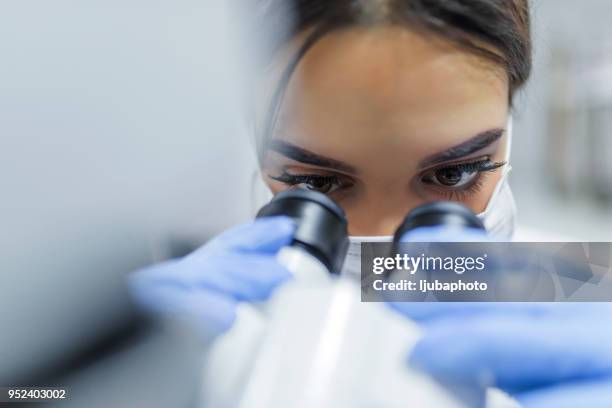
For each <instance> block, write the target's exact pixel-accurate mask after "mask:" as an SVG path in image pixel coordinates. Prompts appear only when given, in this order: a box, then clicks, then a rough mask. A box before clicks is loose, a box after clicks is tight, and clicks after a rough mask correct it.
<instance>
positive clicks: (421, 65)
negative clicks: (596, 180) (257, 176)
mask: <svg viewBox="0 0 612 408" xmlns="http://www.w3.org/2000/svg"><path fill="white" fill-rule="evenodd" d="M299 43H300V38H297V39H295V41H294V42H292V44H290V45H289V48H290V49H289V50H288V51H289V53H291V52H296V51H297V47H298V44H299ZM282 64H283V61H280V60H279V61H277V65H279V66H280V65H282ZM283 66H285V65H283ZM508 109H509V106H508V78H507V75H506V74H505V72H504V71H503V70H502V69H501V68H500V67H499V66H496V65H494V64H493V63H491V62H489V61H487V60H485V59H484V58H482V57H478V56H476V55H474V54H473V53H470V52H469V51H466V50H463V49H460V48H458V47H456V46H454V45H451V44H449V43H447V42H444V41H443V40H440V39H438V38H437V37H435V36H433V35H424V34H419V33H415V32H412V31H410V30H408V29H406V28H402V27H376V28H351V29H346V30H342V31H338V32H334V33H330V34H328V35H327V36H325V37H324V38H322V39H321V40H320V41H319V42H318V43H317V44H315V45H314V46H313V48H312V49H310V50H309V52H308V53H307V54H306V55H305V56H304V58H303V59H302V60H301V62H300V63H299V65H298V67H297V69H296V71H295V73H294V74H293V76H292V79H291V81H290V82H289V84H288V87H287V90H286V94H285V97H284V99H283V102H282V105H281V110H280V115H279V120H278V122H277V123H276V125H275V128H274V131H273V134H272V140H274V141H283V142H287V143H290V144H291V145H294V146H297V147H299V148H301V149H305V150H308V151H309V152H312V153H314V154H316V155H321V156H325V157H327V158H331V159H334V160H338V161H341V162H343V163H345V164H348V165H350V166H351V167H352V168H353V170H354V172H352V171H351V172H348V171H344V170H342V171H341V170H338V169H330V168H328V167H326V166H319V165H311V164H305V163H301V162H299V161H296V160H293V159H291V158H289V157H287V156H285V155H283V154H281V153H279V152H278V151H275V150H270V151H268V153H267V155H266V157H265V159H264V161H263V164H262V176H263V177H264V181H265V182H266V184H267V185H268V186H269V188H270V189H271V190H272V192H273V193H275V194H276V193H278V192H280V191H283V190H286V189H288V188H304V187H306V188H312V187H313V186H308V185H304V184H301V185H295V186H290V185H287V184H285V183H283V182H280V181H277V180H274V179H273V177H278V176H279V175H281V174H283V172H285V173H290V174H315V175H323V176H336V177H337V178H338V179H339V180H341V184H342V187H341V188H337V187H334V190H333V191H329V192H328V195H329V196H330V197H331V198H333V199H334V200H336V202H337V203H338V204H339V205H340V206H341V207H343V209H344V210H345V212H346V214H347V218H348V221H349V234H351V235H366V236H367V235H391V234H393V232H394V231H395V229H396V227H397V226H398V225H399V224H400V223H401V221H402V220H403V218H404V217H405V215H406V214H407V213H408V212H409V211H410V210H411V209H413V208H414V207H416V206H418V205H421V204H424V203H426V202H430V201H433V200H449V199H451V200H454V201H459V202H461V203H463V204H464V205H466V206H468V207H470V208H471V209H472V210H474V211H475V212H480V211H482V210H484V208H485V207H486V205H487V203H488V201H489V198H490V196H491V194H492V192H493V190H494V188H495V185H496V183H497V181H498V180H499V178H500V175H501V172H500V171H499V169H498V170H497V171H489V172H482V173H477V172H473V176H474V177H472V179H473V181H472V185H471V187H470V188H469V189H467V188H464V189H461V190H458V189H453V188H449V186H441V185H439V184H435V182H434V183H433V184H432V181H431V180H432V176H431V175H432V171H431V170H432V169H433V170H434V173H433V174H436V173H435V169H439V168H440V167H444V166H447V165H449V164H456V163H465V162H474V161H479V160H484V159H490V160H491V162H503V160H504V157H505V148H506V143H505V141H506V136H505V134H503V136H501V137H500V138H499V139H497V140H496V141H494V142H493V143H492V144H490V145H488V146H486V147H484V148H482V149H480V150H479V151H477V152H474V153H472V154H471V155H469V156H467V157H465V158H461V159H455V160H453V161H451V162H444V163H438V164H436V165H435V166H433V167H432V166H429V167H427V168H424V167H423V161H424V160H426V159H428V158H431V157H432V156H433V155H436V154H437V153H439V152H442V151H445V150H446V149H449V148H451V147H454V146H457V145H460V144H461V143H463V142H466V141H467V140H470V139H472V138H473V137H474V136H476V135H478V134H482V133H483V132H487V131H489V132H490V131H494V130H495V129H498V132H499V133H501V132H502V131H503V129H505V127H506V122H507V116H508ZM424 176H428V177H426V178H427V179H428V180H429V182H426V181H425V180H424ZM435 180H439V179H437V178H435V177H434V181H435ZM474 184H475V186H474ZM326 188H327V187H326ZM468 190H469V191H468Z"/></svg>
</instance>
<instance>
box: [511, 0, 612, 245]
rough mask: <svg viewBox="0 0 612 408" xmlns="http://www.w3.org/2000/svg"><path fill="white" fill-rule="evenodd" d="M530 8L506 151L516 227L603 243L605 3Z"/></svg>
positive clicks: (609, 29)
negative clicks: (528, 51) (521, 87)
mask: <svg viewBox="0 0 612 408" xmlns="http://www.w3.org/2000/svg"><path fill="white" fill-rule="evenodd" d="M532 9H533V12H532V13H533V14H532V15H533V23H534V24H533V37H534V48H535V54H534V71H533V75H532V77H531V80H530V81H529V85H528V86H527V88H526V89H525V91H524V92H523V93H522V95H521V96H520V97H519V98H518V100H517V104H516V111H515V125H516V126H515V137H514V140H513V149H512V155H513V156H512V166H513V170H512V178H511V185H512V189H513V191H514V193H515V197H516V200H517V206H518V214H519V225H520V227H522V228H528V229H537V230H540V231H545V232H546V234H545V235H544V236H543V237H548V236H550V237H551V238H558V239H560V240H561V239H567V240H575V241H611V240H612V137H611V135H612V134H611V131H610V127H611V126H612V26H610V24H609V23H608V22H607V17H606V16H608V15H609V14H610V13H611V12H612V3H611V2H609V1H606V0H585V1H580V2H576V1H572V0H535V1H532Z"/></svg>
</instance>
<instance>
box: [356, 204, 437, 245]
mask: <svg viewBox="0 0 612 408" xmlns="http://www.w3.org/2000/svg"><path fill="white" fill-rule="evenodd" d="M424 203H425V201H421V200H419V201H416V200H415V201H413V200H400V201H395V202H393V201H390V200H388V201H387V200H385V199H384V198H382V197H380V196H379V197H378V199H377V200H373V201H372V202H369V203H368V202H362V203H361V204H360V205H359V206H355V207H353V208H350V209H345V212H346V216H347V219H348V232H349V235H354V236H355V235H356V236H376V235H393V234H394V233H395V230H396V229H397V228H398V227H399V226H400V224H401V223H402V221H403V220H404V218H405V217H406V214H408V213H409V212H410V210H412V209H413V208H415V207H417V206H419V205H421V204H424Z"/></svg>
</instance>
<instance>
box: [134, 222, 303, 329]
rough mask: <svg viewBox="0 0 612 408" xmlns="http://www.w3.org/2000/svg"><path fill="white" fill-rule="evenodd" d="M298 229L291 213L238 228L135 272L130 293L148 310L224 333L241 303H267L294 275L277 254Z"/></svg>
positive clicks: (230, 324)
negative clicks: (180, 318) (172, 257)
mask: <svg viewBox="0 0 612 408" xmlns="http://www.w3.org/2000/svg"><path fill="white" fill-rule="evenodd" d="M294 230H295V225H294V223H293V221H292V220H291V219H290V218H288V217H268V218H261V219H258V220H256V221H254V222H252V223H250V224H246V225H242V226H238V227H235V228H232V229H230V230H228V231H226V232H224V233H223V234H221V235H219V236H217V237H216V238H214V239H213V240H212V241H210V242H209V243H207V244H206V245H204V246H203V247H201V248H200V249H198V250H196V251H195V252H193V253H191V254H189V255H187V256H185V257H184V258H181V259H178V260H170V261H166V262H163V263H160V264H157V265H153V266H150V267H148V268H145V269H142V270H139V271H137V272H134V273H132V274H131V275H130V276H129V282H128V283H129V288H130V291H131V293H132V295H133V297H134V299H135V300H136V302H137V303H138V304H139V305H141V306H142V307H144V308H145V309H146V310H148V311H151V312H156V313H162V314H171V315H176V316H180V317H186V318H190V319H194V320H196V322H197V323H198V324H200V325H201V326H200V327H201V328H202V329H203V330H204V331H205V332H206V333H207V334H218V333H221V332H224V331H225V330H227V329H229V328H230V327H231V326H232V323H233V322H234V320H235V317H236V306H237V304H238V302H257V301H263V300H265V299H267V298H268V297H269V296H270V294H271V292H272V291H273V290H274V288H276V287H277V286H278V285H279V284H280V283H282V282H283V281H285V280H287V279H289V278H290V277H291V274H290V272H289V271H288V270H287V269H286V268H285V267H283V266H282V265H280V264H279V263H278V262H277V261H276V258H275V256H276V253H277V252H278V250H279V249H280V248H281V247H283V246H285V245H287V244H289V243H290V241H291V239H292V236H293V232H294Z"/></svg>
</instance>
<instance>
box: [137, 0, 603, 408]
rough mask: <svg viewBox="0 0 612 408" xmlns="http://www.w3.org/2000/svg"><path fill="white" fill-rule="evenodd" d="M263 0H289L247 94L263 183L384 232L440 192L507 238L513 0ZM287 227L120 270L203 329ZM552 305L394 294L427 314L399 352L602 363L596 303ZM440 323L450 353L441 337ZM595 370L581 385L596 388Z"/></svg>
mask: <svg viewBox="0 0 612 408" xmlns="http://www.w3.org/2000/svg"><path fill="white" fill-rule="evenodd" d="M278 1H280V0H278ZM278 1H273V2H272V4H269V5H268V8H262V10H263V11H264V15H266V14H265V11H271V12H273V11H276V10H277V8H278V6H279V4H287V3H289V4H290V5H291V7H290V11H292V12H293V16H294V17H295V20H294V24H292V25H291V27H290V28H291V29H290V30H289V31H288V35H287V36H286V37H285V38H283V39H282V41H281V42H280V43H279V44H278V47H276V48H275V49H274V52H273V53H272V55H271V56H270V59H269V70H268V74H267V76H266V77H265V78H264V79H263V80H262V82H261V83H262V90H261V93H260V94H259V98H258V100H264V101H267V103H264V104H261V105H258V106H257V109H256V110H257V112H256V115H255V116H256V119H255V121H256V124H257V125H256V136H257V140H258V146H259V158H260V164H261V174H262V177H263V180H264V181H265V183H266V184H267V186H268V187H269V189H270V190H271V191H272V192H273V193H278V192H279V191H282V190H286V189H289V188H307V189H312V190H316V191H320V192H322V193H325V194H327V195H329V196H330V197H331V198H333V199H334V200H335V201H336V202H338V204H340V206H342V207H343V208H344V210H345V212H346V214H347V217H348V221H349V233H350V234H351V235H353V236H356V235H362V236H377V235H379V236H380V235H384V236H386V235H390V234H392V233H393V231H394V230H395V228H396V227H397V226H398V224H399V223H400V222H401V220H402V219H403V217H404V216H405V215H406V213H407V212H408V211H409V210H410V209H412V208H414V207H415V206H417V205H419V204H422V203H425V202H427V201H432V200H440V199H442V200H453V201H458V202H461V203H462V204H464V205H466V206H468V207H470V208H471V209H472V210H473V211H474V212H476V213H479V214H480V216H481V217H482V218H483V219H484V222H485V226H486V227H487V229H488V231H489V232H490V233H491V234H493V235H495V236H497V237H500V238H503V239H509V238H510V237H511V235H512V230H513V222H514V219H513V210H514V205H513V202H512V196H511V194H510V191H509V189H508V187H507V184H506V179H505V176H506V174H507V172H508V164H507V161H508V160H507V158H508V153H509V149H510V146H509V145H510V132H509V129H508V123H509V116H510V111H511V108H512V100H513V97H514V95H515V93H516V92H517V90H519V89H520V87H521V86H523V85H524V84H525V81H526V80H527V78H528V76H529V72H530V68H531V39H530V29H529V10H528V4H527V0H470V1H467V0H369V1H368V0H353V1H348V0H336V1H330V0H294V1H290V2H287V1H281V3H278ZM292 231H293V225H292V223H291V221H290V220H289V219H286V218H272V219H263V220H259V221H256V222H254V223H251V224H248V225H244V226H240V227H237V228H234V229H232V230H230V231H228V232H226V233H224V234H222V235H220V236H219V237H217V238H215V239H214V240H212V241H211V242H210V243H209V244H207V245H205V246H204V247H202V248H201V249H199V250H198V251H196V252H194V253H193V254H191V255H189V256H187V257H185V258H183V259H180V260H177V261H170V262H166V263H163V264H161V265H157V266H154V267H152V268H149V269H147V270H144V271H140V272H139V273H137V274H135V275H134V276H133V277H132V283H133V288H134V293H135V296H136V297H137V299H138V300H139V301H140V303H142V304H143V305H145V306H146V307H148V308H149V309H152V310H157V311H162V312H172V313H182V314H186V315H189V316H192V317H195V318H196V319H197V320H198V322H199V323H200V325H201V327H203V328H204V329H206V330H207V331H213V332H222V331H224V330H227V329H228V328H230V327H231V325H232V323H233V321H234V318H235V308H236V305H237V304H238V302H243V301H260V300H263V299H266V298H267V297H268V296H269V294H270V293H271V292H272V291H273V290H274V288H276V287H277V286H278V285H279V284H280V283H281V282H283V281H284V280H285V279H288V278H289V277H290V275H289V273H288V272H287V271H286V270H285V269H284V268H283V267H281V266H280V265H279V264H278V263H277V262H276V260H275V254H276V252H277V251H278V249H279V248H280V247H282V246H283V245H285V244H286V243H288V242H289V240H290V238H291V234H292ZM554 306H560V305H541V306H533V305H530V304H525V306H521V305H518V306H517V305H514V306H511V307H510V306H507V305H506V306H504V305H482V304H481V305H472V304H461V305H454V306H453V307H446V306H444V305H432V308H431V309H428V308H411V307H410V304H405V305H402V306H401V307H400V309H401V311H402V312H403V313H405V314H407V315H409V316H410V317H412V318H414V319H417V320H421V321H423V322H424V323H425V324H426V325H428V326H429V327H430V328H431V331H430V333H432V334H431V335H429V336H427V335H426V336H425V337H424V339H423V341H422V342H421V343H420V345H418V346H417V348H416V350H417V351H416V352H415V354H414V355H413V356H415V357H416V359H417V362H418V363H419V365H420V366H421V367H422V368H424V369H426V370H429V371H431V372H434V373H435V374H437V375H442V376H444V375H447V376H459V377H461V378H463V379H465V378H474V379H477V378H479V376H482V375H483V373H484V374H487V375H489V377H491V378H493V379H495V380H496V384H497V385H499V386H501V387H504V388H506V389H509V390H514V389H513V388H512V387H516V388H517V389H529V388H532V387H539V386H542V385H549V384H553V383H562V384H567V383H568V382H571V381H572V380H574V379H576V378H581V379H585V378H591V377H595V378H597V381H599V380H600V379H601V378H607V377H606V376H607V375H612V354H611V353H610V352H609V350H608V349H607V348H606V347H604V346H602V344H605V342H602V343H597V342H595V341H594V338H597V337H599V338H606V339H610V340H612V333H610V330H608V331H606V332H605V333H602V332H601V330H602V329H601V327H602V326H600V325H598V324H597V323H598V322H597V321H598V319H597V316H599V317H601V316H603V315H602V313H601V312H602V310H601V308H599V309H597V308H595V309H593V310H591V309H586V306H585V308H576V307H574V308H565V307H564V308H560V307H554ZM606 310H607V309H606ZM606 313H607V312H606ZM585 314H586V315H587V316H595V318H594V319H591V320H593V321H591V320H589V319H584V318H581V317H584V316H585ZM457 316H460V318H459V319H448V317H457ZM534 316H536V317H537V318H540V319H541V318H543V317H544V318H546V319H547V320H546V321H545V323H546V324H542V321H540V320H537V319H536V320H533V319H534ZM449 322H450V325H449ZM572 322H573V323H574V325H573V326H572ZM502 323H503V324H502ZM453 324H454V325H453ZM594 327H597V328H598V329H599V330H600V333H599V334H598V335H597V336H595V337H594V336H593V335H592V334H591V332H592V329H593V328H594ZM564 330H565V332H564ZM568 330H569V331H568ZM547 333H554V334H555V337H554V338H553V339H550V338H549V336H548V335H547ZM573 333H579V334H580V335H579V336H578V337H576V336H574V335H573ZM513 336H514V340H512V339H513ZM517 336H518V337H517ZM521 336H523V337H521ZM449 338H454V339H456V340H457V341H460V342H461V344H462V348H461V350H463V351H465V352H464V353H463V354H460V355H459V354H457V353H454V352H455V348H452V347H444V342H446V341H448V339H449ZM570 340H572V341H574V342H575V341H577V344H575V343H574V344H572V342H571V341H570ZM574 346H577V347H578V348H579V351H576V349H575V347H574ZM479 350H486V353H481V352H479ZM570 352H571V353H573V354H571V358H570V361H569V363H568V364H566V365H563V356H565V355H568V353H570ZM453 353H454V354H453ZM602 356H604V357H605V358H603V359H602V358H601V357H602ZM483 358H484V359H483ZM523 361H529V362H530V364H523ZM559 362H561V365H562V367H563V368H562V369H559V370H557V369H555V366H554V365H555V363H559ZM519 363H520V364H519ZM585 367H586V369H585ZM606 381H608V380H605V381H603V382H602V384H603V385H602V386H601V387H600V386H599V383H596V384H595V385H593V384H589V387H591V388H592V389H597V390H606V389H607V388H606V387H609V381H608V382H606ZM593 387H594V388H593ZM568 389H569V390H570V391H572V390H573V389H572V388H571V387H570V388H567V387H566V388H565V390H566V391H565V392H566V394H567V390H568ZM538 392H539V391H538ZM546 392H548V391H545V392H544V393H543V394H537V392H536V394H535V397H536V400H537V398H538V397H541V398H544V399H543V400H544V401H545V402H546V401H547V398H549V399H548V401H551V399H550V398H552V401H556V402H557V403H555V404H554V405H551V406H560V405H558V403H559V402H567V401H571V399H568V397H567V395H566V394H564V393H563V392H564V391H563V390H562V392H561V393H560V394H559V393H557V394H554V393H553V394H552V397H550V395H548V394H546ZM542 395H543V397H542ZM555 395H556V396H555ZM559 395H561V397H559ZM593 395H594V396H596V397H602V398H604V399H603V400H605V401H609V400H608V399H605V398H608V397H611V395H610V394H606V393H605V392H604V391H602V392H600V393H597V392H594V393H593ZM533 396H534V394H529V395H528V397H532V398H533ZM580 398H583V399H581V401H585V400H584V394H583V396H582V397H580ZM525 400H528V399H525ZM581 406H588V405H581ZM610 406H612V405H610Z"/></svg>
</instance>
